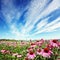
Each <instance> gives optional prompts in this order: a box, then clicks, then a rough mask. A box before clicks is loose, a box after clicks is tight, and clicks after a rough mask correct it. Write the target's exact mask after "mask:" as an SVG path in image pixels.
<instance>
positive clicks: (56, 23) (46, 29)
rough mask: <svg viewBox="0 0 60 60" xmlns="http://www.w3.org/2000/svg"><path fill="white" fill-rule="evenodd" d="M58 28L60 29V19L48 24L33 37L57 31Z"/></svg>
mask: <svg viewBox="0 0 60 60" xmlns="http://www.w3.org/2000/svg"><path fill="white" fill-rule="evenodd" d="M57 28H60V17H59V18H57V19H56V20H54V21H53V22H51V23H49V24H47V25H46V26H45V27H44V28H43V29H42V30H39V31H37V32H36V33H34V34H33V35H36V34H40V33H42V32H52V31H56V29H57Z"/></svg>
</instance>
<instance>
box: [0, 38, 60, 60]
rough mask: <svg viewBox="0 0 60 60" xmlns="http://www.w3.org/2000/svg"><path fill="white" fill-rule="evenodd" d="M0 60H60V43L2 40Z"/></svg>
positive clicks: (0, 42)
mask: <svg viewBox="0 0 60 60" xmlns="http://www.w3.org/2000/svg"><path fill="white" fill-rule="evenodd" d="M0 60H60V41H59V40H57V39H53V40H44V39H41V40H35V41H32V40H30V41H22V40H21V41H17V40H0Z"/></svg>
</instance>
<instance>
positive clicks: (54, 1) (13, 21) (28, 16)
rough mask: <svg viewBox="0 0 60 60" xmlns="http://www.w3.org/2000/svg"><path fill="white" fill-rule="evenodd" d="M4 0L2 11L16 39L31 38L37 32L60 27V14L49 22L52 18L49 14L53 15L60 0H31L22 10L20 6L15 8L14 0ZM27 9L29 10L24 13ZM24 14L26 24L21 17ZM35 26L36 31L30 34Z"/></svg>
mask: <svg viewBox="0 0 60 60" xmlns="http://www.w3.org/2000/svg"><path fill="white" fill-rule="evenodd" d="M50 1H51V2H50ZM2 2H3V5H2V13H3V15H4V17H5V20H6V23H7V24H8V26H9V28H10V33H11V34H12V35H13V36H15V38H16V39H26V38H29V39H30V38H32V37H33V36H35V35H37V34H38V35H39V34H41V33H43V32H53V31H56V30H57V28H60V16H59V17H57V18H56V19H54V20H53V21H51V22H50V23H48V20H49V18H51V16H49V14H52V15H53V13H52V12H54V11H55V10H57V9H59V8H60V0H31V2H30V4H28V5H27V6H26V7H25V8H24V9H23V11H21V10H20V7H19V8H15V7H14V5H13V2H12V0H2ZM7 3H8V5H7ZM48 3H49V4H48ZM26 10H27V12H26V13H25V14H24V11H26ZM23 14H24V17H23V18H24V21H25V24H23V23H22V22H21V21H22V20H23V19H20V18H21V16H22V15H23ZM53 17H54V16H53ZM18 21H19V24H18V23H17V22H18ZM37 22H38V23H37ZM35 25H36V26H35ZM33 28H35V29H34V31H35V32H32V34H30V32H31V31H32V30H33Z"/></svg>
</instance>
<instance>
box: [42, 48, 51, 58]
mask: <svg viewBox="0 0 60 60" xmlns="http://www.w3.org/2000/svg"><path fill="white" fill-rule="evenodd" d="M51 54H52V51H51V50H49V49H48V48H44V49H43V50H42V56H43V57H47V58H50V56H51Z"/></svg>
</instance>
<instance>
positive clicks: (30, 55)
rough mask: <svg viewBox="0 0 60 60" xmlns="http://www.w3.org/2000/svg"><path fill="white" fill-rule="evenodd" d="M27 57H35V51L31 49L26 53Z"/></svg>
mask: <svg viewBox="0 0 60 60" xmlns="http://www.w3.org/2000/svg"><path fill="white" fill-rule="evenodd" d="M27 57H28V58H29V59H34V58H35V57H36V55H35V53H34V52H33V51H30V52H29V53H28V54H27Z"/></svg>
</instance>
